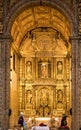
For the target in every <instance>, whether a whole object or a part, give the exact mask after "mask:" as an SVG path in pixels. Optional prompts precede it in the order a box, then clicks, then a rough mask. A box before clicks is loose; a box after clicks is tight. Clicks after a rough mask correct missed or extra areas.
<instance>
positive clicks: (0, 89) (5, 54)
mask: <svg viewBox="0 0 81 130" xmlns="http://www.w3.org/2000/svg"><path fill="white" fill-rule="evenodd" d="M10 40H11V38H10V36H3V35H0V129H1V130H8V128H9V102H10V101H9V100H10V88H9V87H10Z"/></svg>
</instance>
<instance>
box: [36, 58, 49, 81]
mask: <svg viewBox="0 0 81 130" xmlns="http://www.w3.org/2000/svg"><path fill="white" fill-rule="evenodd" d="M38 77H39V78H51V62H50V61H41V60H40V61H39V62H38Z"/></svg>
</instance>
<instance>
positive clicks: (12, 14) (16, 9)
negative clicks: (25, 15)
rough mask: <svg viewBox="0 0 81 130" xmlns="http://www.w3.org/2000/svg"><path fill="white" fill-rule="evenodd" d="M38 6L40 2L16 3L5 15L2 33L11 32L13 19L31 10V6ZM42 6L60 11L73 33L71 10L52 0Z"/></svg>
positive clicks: (73, 25) (24, 0)
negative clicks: (26, 10)
mask: <svg viewBox="0 0 81 130" xmlns="http://www.w3.org/2000/svg"><path fill="white" fill-rule="evenodd" d="M39 5H40V1H38V0H37V1H36V2H34V1H33V2H31V0H30V1H26V0H23V1H20V2H18V3H17V4H16V5H15V6H13V7H12V8H11V9H10V11H9V13H8V15H7V19H6V20H5V25H6V26H5V27H4V32H5V33H7V34H9V33H10V31H11V27H12V25H13V22H14V20H15V18H16V17H17V16H18V15H19V14H20V13H21V12H23V11H24V10H25V9H28V8H31V7H33V6H39ZM42 6H48V7H52V8H56V9H57V10H58V11H60V12H61V13H62V14H63V15H64V16H65V17H66V18H67V19H68V21H69V22H70V24H71V32H74V30H75V23H74V15H73V12H71V11H72V10H71V9H70V8H68V6H67V5H66V4H64V6H63V4H62V2H61V1H55V0H53V1H52V2H49V0H44V2H42Z"/></svg>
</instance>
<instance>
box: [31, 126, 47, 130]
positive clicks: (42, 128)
mask: <svg viewBox="0 0 81 130" xmlns="http://www.w3.org/2000/svg"><path fill="white" fill-rule="evenodd" d="M32 130H49V127H48V126H33V127H32Z"/></svg>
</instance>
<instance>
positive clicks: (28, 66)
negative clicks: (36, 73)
mask: <svg viewBox="0 0 81 130" xmlns="http://www.w3.org/2000/svg"><path fill="white" fill-rule="evenodd" d="M26 74H27V79H31V78H32V64H31V61H27V63H26Z"/></svg>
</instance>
